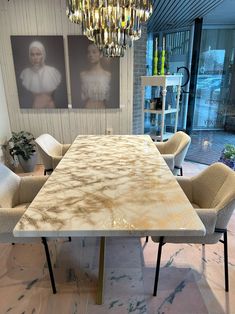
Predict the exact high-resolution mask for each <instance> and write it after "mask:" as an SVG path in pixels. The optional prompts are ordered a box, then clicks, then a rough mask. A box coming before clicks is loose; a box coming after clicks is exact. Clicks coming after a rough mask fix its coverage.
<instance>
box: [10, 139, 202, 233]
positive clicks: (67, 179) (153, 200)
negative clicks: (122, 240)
mask: <svg viewBox="0 0 235 314" xmlns="http://www.w3.org/2000/svg"><path fill="white" fill-rule="evenodd" d="M13 233H14V235H15V236H19V237H20V236H22V237H41V236H52V237H63V236H128V235H130V236H146V235H155V236H156V235H162V236H166V235H173V236H177V235H178V236H179V235H203V234H204V233H205V228H204V225H203V224H202V222H201V220H200V219H199V217H198V216H197V214H196V212H195V210H194V209H193V207H192V205H191V204H190V202H189V201H188V199H187V197H186V196H185V194H184V193H183V191H182V189H181V188H180V186H179V185H178V183H177V181H176V178H175V177H174V176H173V174H172V173H171V171H170V170H169V168H168V166H167V165H166V163H165V161H164V160H163V158H162V156H161V155H160V153H159V151H158V150H157V148H156V146H155V144H154V143H153V142H152V140H151V138H150V137H149V136H148V135H139V136H137V135H105V136H95V135H87V136H82V135H81V136H78V137H77V138H76V139H75V141H74V143H73V144H72V145H71V147H70V149H69V150H68V151H67V153H66V155H65V156H64V157H63V159H62V160H61V162H60V163H59V165H58V166H57V167H56V169H55V170H54V172H53V173H52V174H51V175H50V177H49V179H48V180H47V182H46V183H45V185H44V186H43V187H42V189H41V190H40V192H39V193H38V195H37V196H36V197H35V199H34V201H33V202H32V203H31V205H30V206H29V208H28V209H27V210H26V212H25V213H24V215H23V216H22V218H21V219H20V221H19V222H18V223H17V225H16V227H15V229H14V231H13Z"/></svg>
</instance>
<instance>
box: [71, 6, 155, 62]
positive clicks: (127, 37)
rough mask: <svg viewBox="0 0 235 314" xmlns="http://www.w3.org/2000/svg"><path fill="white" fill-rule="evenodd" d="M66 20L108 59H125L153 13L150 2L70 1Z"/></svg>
mask: <svg viewBox="0 0 235 314" xmlns="http://www.w3.org/2000/svg"><path fill="white" fill-rule="evenodd" d="M66 13H67V16H68V18H69V19H70V21H71V22H73V23H77V24H81V26H82V31H83V34H84V35H86V36H87V37H88V38H89V39H90V40H92V41H94V43H95V44H96V45H97V46H98V47H99V49H100V50H102V51H103V53H104V55H105V56H108V57H122V56H123V55H124V51H125V49H126V48H127V46H130V45H131V44H132V41H133V40H137V39H139V38H140V37H141V28H140V26H141V25H140V24H141V23H143V22H145V21H147V19H148V18H149V16H150V15H151V13H152V4H151V0H67V10H66Z"/></svg>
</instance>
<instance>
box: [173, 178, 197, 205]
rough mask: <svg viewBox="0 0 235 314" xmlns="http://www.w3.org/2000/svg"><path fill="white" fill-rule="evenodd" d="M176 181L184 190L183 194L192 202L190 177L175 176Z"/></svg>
mask: <svg viewBox="0 0 235 314" xmlns="http://www.w3.org/2000/svg"><path fill="white" fill-rule="evenodd" d="M176 179H177V182H178V183H179V185H180V187H181V189H182V190H183V191H184V194H185V195H186V196H187V198H188V200H189V201H190V202H191V203H193V186H192V179H191V178H186V177H176Z"/></svg>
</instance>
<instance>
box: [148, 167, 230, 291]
mask: <svg viewBox="0 0 235 314" xmlns="http://www.w3.org/2000/svg"><path fill="white" fill-rule="evenodd" d="M177 181H178V183H179V184H180V186H181V188H182V189H183V191H184V193H185V194H186V196H187V198H188V199H189V201H190V202H191V204H192V206H193V207H194V208H195V210H196V212H197V214H198V216H199V217H200V219H201V220H202V222H203V224H204V225H205V228H206V234H205V236H191V237H187V236H179V237H152V240H153V241H154V242H158V243H159V246H158V257H157V263H156V273H155V282H154V291H153V295H154V296H156V294H157V286H158V278H159V271H160V261H161V252H162V246H163V245H164V244H165V243H197V244H203V245H204V244H215V243H217V242H218V241H220V242H222V243H223V245H224V273H225V291H228V290H229V278H228V242H227V225H228V222H229V219H230V217H231V215H232V213H233V210H234V208H235V172H234V171H232V170H231V169H230V168H228V167H227V166H225V165H224V164H222V163H215V164H213V165H211V166H209V167H208V168H207V169H206V170H204V171H203V172H202V173H200V174H199V175H197V176H194V177H192V178H185V177H177ZM222 236H223V239H221V237H222Z"/></svg>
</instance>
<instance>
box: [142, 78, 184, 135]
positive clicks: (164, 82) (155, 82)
mask: <svg viewBox="0 0 235 314" xmlns="http://www.w3.org/2000/svg"><path fill="white" fill-rule="evenodd" d="M181 82H182V75H154V76H141V87H142V131H143V133H144V113H151V114H155V115H156V117H157V116H158V115H161V127H160V134H159V135H158V134H157V135H152V134H150V136H151V137H152V139H153V140H155V141H164V140H166V139H168V138H170V137H171V136H172V135H173V134H174V133H175V132H176V131H177V124H178V114H179V98H180V91H181ZM146 86H156V87H162V109H160V110H151V109H145V87H146ZM168 86H177V98H176V108H171V109H166V94H167V87H168ZM167 114H175V125H174V132H165V116H166V115H167Z"/></svg>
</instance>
